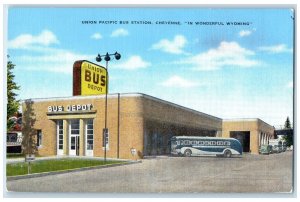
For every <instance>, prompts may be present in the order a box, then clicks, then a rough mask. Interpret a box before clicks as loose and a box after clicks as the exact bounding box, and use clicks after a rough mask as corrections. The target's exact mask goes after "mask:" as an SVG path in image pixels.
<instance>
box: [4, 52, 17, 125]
mask: <svg viewBox="0 0 300 202" xmlns="http://www.w3.org/2000/svg"><path fill="white" fill-rule="evenodd" d="M8 57H9V56H8ZM14 68H15V65H14V64H13V63H12V62H11V61H8V62H7V117H6V119H7V131H9V130H11V129H12V127H13V126H14V121H12V120H9V118H11V117H12V116H14V115H15V114H16V113H17V112H18V109H19V105H20V104H19V100H17V99H16V96H17V94H16V93H15V91H16V90H19V89H20V86H18V85H17V84H16V82H15V81H14V78H15V75H14V74H13V70H14Z"/></svg>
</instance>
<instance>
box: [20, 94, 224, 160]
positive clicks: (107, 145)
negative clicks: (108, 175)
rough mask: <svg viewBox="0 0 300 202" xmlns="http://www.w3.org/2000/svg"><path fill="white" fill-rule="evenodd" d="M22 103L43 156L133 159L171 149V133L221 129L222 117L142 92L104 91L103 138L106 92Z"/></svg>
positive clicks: (206, 133)
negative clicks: (104, 131)
mask: <svg viewBox="0 0 300 202" xmlns="http://www.w3.org/2000/svg"><path fill="white" fill-rule="evenodd" d="M22 107H23V128H24V130H25V129H26V128H32V129H34V131H35V133H36V138H35V141H36V142H37V143H38V144H37V153H38V154H39V155H42V156H49V155H69V156H97V157H103V156H104V155H105V153H106V156H107V158H121V159H135V158H143V157H144V156H148V155H164V154H169V153H170V141H169V140H170V138H171V137H172V136H180V135H187V136H189V135H190V136H221V134H222V119H220V118H217V117H214V116H211V115H208V114H204V113H201V112H198V111H195V110H192V109H188V108H185V107H182V106H179V105H176V104H174V103H170V102H167V101H164V100H161V99H158V98H155V97H152V96H148V95H145V94H112V95H108V105H107V110H108V113H107V128H108V130H109V131H108V136H107V137H104V136H103V128H104V123H105V96H104V95H103V96H102V95H99V96H73V97H67V98H46V99H31V100H29V101H27V102H26V101H25V102H24V103H23V105H22ZM23 133H24V135H26V133H29V132H28V131H23ZM132 151H136V153H133V152H132Z"/></svg>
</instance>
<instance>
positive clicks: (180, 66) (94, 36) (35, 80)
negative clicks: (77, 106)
mask: <svg viewBox="0 0 300 202" xmlns="http://www.w3.org/2000/svg"><path fill="white" fill-rule="evenodd" d="M291 16H293V12H292V10H290V9H216V8H214V9H208V8H202V9H200V8H198V9H192V8H188V9H187V8H185V9H179V8H177V9H174V8H173V9H170V8H169V9H167V8H156V9H154V8H152V9H150V8H139V9H137V8H136V9H130V8H119V9H108V8H20V7H19V8H18V7H10V8H9V10H8V42H7V48H8V54H9V55H10V60H11V61H12V62H13V63H14V64H16V69H15V74H16V82H17V83H18V84H19V85H20V86H21V90H20V91H19V98H20V99H27V98H45V97H64V96H72V67H73V63H74V61H76V60H90V61H92V62H94V63H96V61H95V57H96V56H97V54H98V53H100V54H105V53H106V52H109V53H114V52H115V51H118V52H120V53H121V55H122V58H121V60H119V61H116V60H113V61H111V62H110V63H109V73H110V86H109V91H110V93H128V92H140V93H145V94H149V95H152V96H154V97H158V98H161V99H164V100H167V101H171V102H174V103H176V104H179V105H183V106H186V107H189V108H192V109H195V110H198V111H201V112H205V113H208V114H211V115H214V116H217V117H220V118H261V119H262V120H264V121H266V122H267V123H269V124H271V125H275V126H278V125H282V124H283V123H284V121H285V119H286V117H287V116H289V117H290V119H291V120H292V113H293V50H292V48H293V20H292V19H291ZM82 21H97V24H84V23H82ZM99 21H118V23H117V24H104V23H99ZM119 21H128V22H129V24H120V23H119ZM131 21H151V23H152V24H151V25H148V24H146V25H141V24H132V23H131ZM157 21H160V22H161V21H172V22H180V25H166V24H156V22H157ZM186 22H193V25H189V24H187V23H186ZM195 22H219V23H223V24H224V25H211V24H209V25H196V24H195ZM227 22H231V23H234V22H242V23H245V25H227V24H226V23H227ZM101 65H105V64H104V63H101Z"/></svg>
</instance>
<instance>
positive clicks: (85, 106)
mask: <svg viewBox="0 0 300 202" xmlns="http://www.w3.org/2000/svg"><path fill="white" fill-rule="evenodd" d="M92 107H93V105H92V104H83V105H80V104H76V105H67V107H64V106H61V105H59V106H48V112H63V111H68V112H71V111H89V110H92Z"/></svg>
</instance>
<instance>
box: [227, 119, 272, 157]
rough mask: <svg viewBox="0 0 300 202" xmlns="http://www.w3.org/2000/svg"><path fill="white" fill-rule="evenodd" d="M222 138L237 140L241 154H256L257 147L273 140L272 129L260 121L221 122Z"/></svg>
mask: <svg viewBox="0 0 300 202" xmlns="http://www.w3.org/2000/svg"><path fill="white" fill-rule="evenodd" d="M222 136H223V137H232V138H236V139H238V140H239V141H240V142H241V144H242V146H243V152H251V153H253V154H258V153H259V147H260V146H261V145H267V144H268V141H269V139H273V138H274V127H273V126H271V125H269V124H267V123H265V122H264V121H262V120H260V119H231V120H223V126H222Z"/></svg>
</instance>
